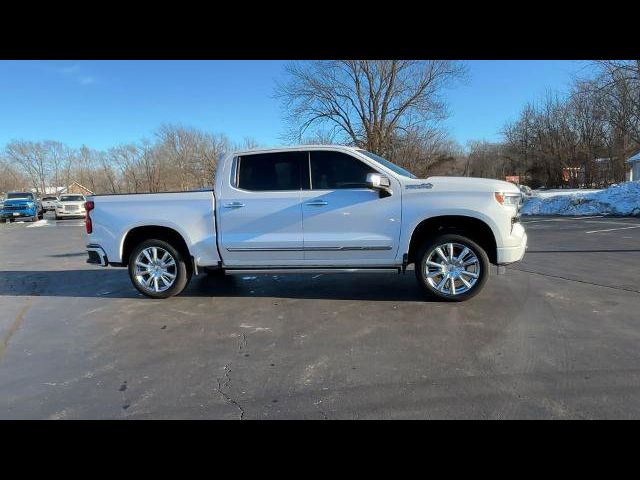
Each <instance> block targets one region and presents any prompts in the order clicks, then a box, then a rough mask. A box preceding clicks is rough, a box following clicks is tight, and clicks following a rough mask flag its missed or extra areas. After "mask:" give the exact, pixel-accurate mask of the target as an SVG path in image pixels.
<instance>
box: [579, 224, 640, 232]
mask: <svg viewBox="0 0 640 480" xmlns="http://www.w3.org/2000/svg"><path fill="white" fill-rule="evenodd" d="M632 228H640V225H635V226H633V227H620V228H607V229H605V230H591V231H589V232H585V233H601V232H614V231H616V230H631V229H632Z"/></svg>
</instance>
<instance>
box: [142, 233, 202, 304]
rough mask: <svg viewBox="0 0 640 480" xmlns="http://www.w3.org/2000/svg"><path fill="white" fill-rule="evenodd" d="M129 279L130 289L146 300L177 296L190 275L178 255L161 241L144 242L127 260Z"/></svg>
mask: <svg viewBox="0 0 640 480" xmlns="http://www.w3.org/2000/svg"><path fill="white" fill-rule="evenodd" d="M129 277H130V278H131V282H132V283H133V286H134V287H136V288H137V289H138V291H139V292H140V293H142V294H144V295H146V296H147V297H151V298H168V297H173V296H174V295H178V294H179V293H180V292H182V290H184V288H185V287H186V286H187V284H188V283H189V280H190V278H191V274H190V271H189V269H188V268H187V264H186V263H185V261H184V259H183V258H182V255H181V254H180V252H178V251H177V250H176V249H175V248H174V247H173V246H172V245H171V244H169V243H167V242H165V241H163V240H155V239H153V240H146V241H144V242H142V243H141V244H139V245H138V246H137V247H136V248H135V249H134V250H133V252H131V256H130V257H129Z"/></svg>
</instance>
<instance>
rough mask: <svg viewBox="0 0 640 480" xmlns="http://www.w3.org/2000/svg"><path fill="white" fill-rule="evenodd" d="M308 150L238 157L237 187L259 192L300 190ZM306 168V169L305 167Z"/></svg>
mask: <svg viewBox="0 0 640 480" xmlns="http://www.w3.org/2000/svg"><path fill="white" fill-rule="evenodd" d="M307 159H308V153H307V152H279V153H259V154H255V155H245V156H243V157H240V158H239V159H238V164H237V167H236V168H238V169H239V170H238V173H237V179H238V181H237V187H238V188H242V189H244V190H253V191H258V192H264V191H270V190H271V191H277V190H300V188H301V185H302V171H303V167H304V166H305V165H306V163H307ZM305 170H306V169H305Z"/></svg>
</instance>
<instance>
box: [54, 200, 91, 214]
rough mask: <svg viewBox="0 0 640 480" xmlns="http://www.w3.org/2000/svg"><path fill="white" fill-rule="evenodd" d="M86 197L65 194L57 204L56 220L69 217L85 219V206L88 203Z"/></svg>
mask: <svg viewBox="0 0 640 480" xmlns="http://www.w3.org/2000/svg"><path fill="white" fill-rule="evenodd" d="M86 201H87V200H86V198H85V197H84V195H76V194H65V195H60V198H59V199H58V201H57V202H56V204H55V209H54V211H55V213H56V220H60V219H61V218H69V217H76V218H77V217H84V216H85V214H86V211H85V208H84V204H85V202H86Z"/></svg>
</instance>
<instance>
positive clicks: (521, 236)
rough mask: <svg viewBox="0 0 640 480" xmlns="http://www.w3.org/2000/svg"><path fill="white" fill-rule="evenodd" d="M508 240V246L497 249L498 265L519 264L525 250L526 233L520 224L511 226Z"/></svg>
mask: <svg viewBox="0 0 640 480" xmlns="http://www.w3.org/2000/svg"><path fill="white" fill-rule="evenodd" d="M509 240H510V241H509V244H510V245H509V246H503V247H498V249H497V263H498V265H506V264H507V263H513V262H519V261H520V260H522V257H524V252H525V251H526V250H527V233H526V232H525V231H524V227H523V226H522V225H521V224H520V223H515V224H514V225H513V228H512V229H511V236H510V238H509Z"/></svg>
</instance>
